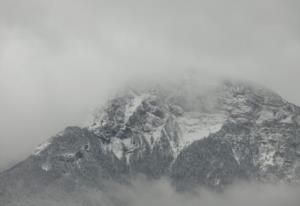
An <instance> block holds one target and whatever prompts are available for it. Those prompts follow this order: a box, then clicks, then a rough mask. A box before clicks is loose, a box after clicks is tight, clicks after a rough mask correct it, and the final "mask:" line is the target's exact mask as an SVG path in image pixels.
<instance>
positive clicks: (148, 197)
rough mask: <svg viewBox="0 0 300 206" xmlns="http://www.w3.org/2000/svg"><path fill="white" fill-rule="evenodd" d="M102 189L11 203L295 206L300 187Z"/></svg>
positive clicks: (146, 185)
mask: <svg viewBox="0 0 300 206" xmlns="http://www.w3.org/2000/svg"><path fill="white" fill-rule="evenodd" d="M108 188H109V189H107V190H106V191H105V192H101V191H99V190H96V189H90V188H89V189H88V188H85V189H82V190H81V191H80V192H74V193H71V194H68V195H67V194H59V193H58V192H56V191H55V190H52V191H48V192H47V193H46V194H42V195H39V196H35V197H25V198H14V201H13V202H12V203H11V205H13V206H28V205H31V206H40V205H43V206H57V205H61V206H82V205H85V206H121V205H122V206H141V205H143V206H155V205H165V206H182V205H185V206H219V205H220V206H241V205H243V206H253V205H255V206H282V205H285V206H298V205H299V201H300V197H299V192H300V188H298V187H293V186H287V185H266V184H264V185H262V184H258V183H257V184H256V183H236V184H234V185H232V186H230V187H228V188H227V189H225V190H224V192H222V193H217V192H212V191H209V190H206V189H204V188H198V189H195V191H193V192H192V193H187V192H184V193H183V192H178V191H176V190H174V188H173V187H172V186H171V184H170V183H169V182H168V180H165V179H162V180H156V181H149V180H145V179H143V178H138V179H136V180H134V181H133V182H132V184H131V185H130V186H124V185H118V184H110V185H109V186H108Z"/></svg>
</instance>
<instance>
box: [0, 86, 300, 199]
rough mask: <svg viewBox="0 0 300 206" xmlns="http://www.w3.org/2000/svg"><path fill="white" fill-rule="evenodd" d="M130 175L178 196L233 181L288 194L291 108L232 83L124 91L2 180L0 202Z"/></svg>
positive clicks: (295, 123) (297, 160) (296, 167)
mask: <svg viewBox="0 0 300 206" xmlns="http://www.w3.org/2000/svg"><path fill="white" fill-rule="evenodd" d="M137 175H143V176H145V177H147V178H149V179H159V178H161V177H167V178H169V179H170V180H171V182H172V184H173V185H174V187H175V188H176V189H178V190H183V191H186V190H192V189H193V188H195V187H198V186H204V187H207V188H210V189H222V188H223V187H225V186H226V185H229V184H231V183H233V182H234V181H238V180H243V181H260V182H268V183H278V182H280V183H287V184H297V183H299V182H300V108H299V107H298V106H295V105H293V104H291V103H289V102H287V101H286V100H284V99H283V98H281V97H280V96H279V95H277V94H276V93H274V92H272V91H270V90H268V89H265V88H263V87H260V86H256V85H252V84H249V83H243V82H236V81H223V82H222V83H220V84H217V85H215V86H211V87H208V88H205V89H204V88H203V87H202V86H200V85H198V84H194V83H191V82H181V83H178V84H176V85H172V86H168V87H165V86H153V87H151V88H149V87H148V88H144V87H143V88H138V89H125V90H124V91H122V92H120V93H119V94H117V95H116V96H115V97H114V98H112V99H111V100H109V101H108V102H107V104H106V105H104V106H103V107H101V108H100V109H99V110H97V112H96V113H95V114H94V119H93V121H92V122H91V124H90V125H88V126H86V127H83V128H80V127H67V128H66V129H65V130H64V131H62V132H60V133H58V134H57V135H55V136H53V137H52V138H50V139H48V140H47V141H46V142H44V143H43V144H41V145H40V146H38V147H37V148H36V150H35V151H34V152H33V154H32V155H31V156H29V157H28V158H27V159H26V160H24V161H22V162H20V163H19V164H17V165H15V166H14V167H12V168H10V169H9V170H7V171H4V172H2V173H1V174H0V201H2V202H3V203H4V202H9V200H10V197H12V195H13V194H14V195H15V194H16V193H18V194H20V195H28V194H33V193H40V192H42V191H46V190H47V189H48V188H51V187H53V186H55V187H58V188H60V189H61V190H62V191H72V190H75V189H76V188H78V187H81V186H83V185H84V186H87V187H94V188H99V189H101V190H103V189H104V190H105V184H106V183H107V182H111V181H113V182H117V183H120V184H129V183H130V179H131V178H134V177H136V176H137ZM18 191H22V192H18Z"/></svg>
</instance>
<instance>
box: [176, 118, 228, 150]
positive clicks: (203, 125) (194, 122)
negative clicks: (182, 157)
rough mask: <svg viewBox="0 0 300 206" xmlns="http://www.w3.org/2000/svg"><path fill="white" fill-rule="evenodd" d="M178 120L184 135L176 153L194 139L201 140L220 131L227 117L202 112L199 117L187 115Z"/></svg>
mask: <svg viewBox="0 0 300 206" xmlns="http://www.w3.org/2000/svg"><path fill="white" fill-rule="evenodd" d="M178 122H179V125H180V129H181V131H182V137H181V138H180V140H179V145H178V148H177V149H176V155H178V154H179V153H180V151H181V150H182V149H184V148H185V147H187V146H189V145H190V144H192V143H193V142H194V141H197V140H201V139H203V138H205V137H208V136H209V135H210V134H212V133H215V132H217V131H219V130H220V129H221V128H222V126H223V124H224V122H225V117H224V116H223V115H221V114H216V115H208V114H200V115H199V116H198V117H193V116H189V115H187V116H184V117H181V118H179V119H178Z"/></svg>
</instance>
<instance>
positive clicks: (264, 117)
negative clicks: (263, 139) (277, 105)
mask: <svg viewBox="0 0 300 206" xmlns="http://www.w3.org/2000/svg"><path fill="white" fill-rule="evenodd" d="M258 114H259V117H258V119H257V120H256V123H257V124H262V123H264V122H266V121H272V120H274V119H275V116H274V114H273V112H272V111H267V110H263V111H261V112H259V113H258Z"/></svg>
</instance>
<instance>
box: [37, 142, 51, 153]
mask: <svg viewBox="0 0 300 206" xmlns="http://www.w3.org/2000/svg"><path fill="white" fill-rule="evenodd" d="M50 144H51V141H50V140H47V141H45V142H44V143H42V144H40V145H39V146H38V147H37V148H36V149H35V151H34V153H33V154H34V155H40V153H41V152H42V151H44V150H45V149H46V148H47V147H48V146H49V145H50Z"/></svg>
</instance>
